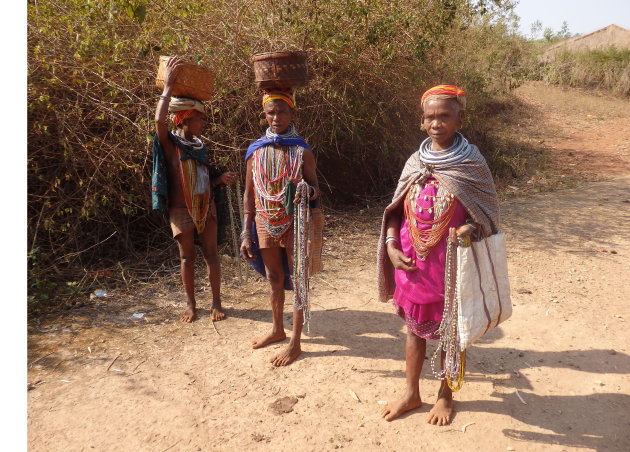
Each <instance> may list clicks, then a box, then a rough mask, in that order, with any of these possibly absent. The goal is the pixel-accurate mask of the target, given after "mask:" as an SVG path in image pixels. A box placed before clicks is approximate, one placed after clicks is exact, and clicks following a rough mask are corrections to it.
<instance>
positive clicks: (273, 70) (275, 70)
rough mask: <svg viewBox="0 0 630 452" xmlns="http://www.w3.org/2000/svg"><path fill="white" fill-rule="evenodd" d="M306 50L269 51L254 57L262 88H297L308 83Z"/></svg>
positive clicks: (257, 75)
mask: <svg viewBox="0 0 630 452" xmlns="http://www.w3.org/2000/svg"><path fill="white" fill-rule="evenodd" d="M306 56H307V54H306V52H300V51H293V52H267V53H259V54H256V55H254V56H253V57H252V61H253V63H254V75H255V78H256V84H257V85H258V88H260V89H274V88H280V89H295V88H299V87H300V86H304V85H306V81H307V79H308V78H307V75H308V74H307V73H308V67H307V64H306Z"/></svg>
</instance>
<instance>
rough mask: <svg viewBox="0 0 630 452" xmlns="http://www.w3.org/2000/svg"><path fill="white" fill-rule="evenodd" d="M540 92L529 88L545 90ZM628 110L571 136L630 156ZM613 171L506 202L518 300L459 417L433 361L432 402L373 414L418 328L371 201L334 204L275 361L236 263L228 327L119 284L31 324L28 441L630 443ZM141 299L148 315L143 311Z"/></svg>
mask: <svg viewBox="0 0 630 452" xmlns="http://www.w3.org/2000/svg"><path fill="white" fill-rule="evenodd" d="M541 90H542V88H540V87H538V88H536V89H529V90H525V89H524V90H523V91H522V95H523V97H524V98H526V99H528V100H529V101H531V102H540V100H539V99H540V98H545V99H548V97H549V96H547V95H541ZM543 94H544V93H543ZM602 102H603V101H602ZM610 102H612V103H614V102H615V101H613V100H610ZM615 105H616V104H615ZM544 106H545V109H542V108H541V114H545V115H546V117H547V118H549V121H554V120H557V118H560V117H562V118H566V116H567V115H569V114H575V115H576V117H577V115H581V113H579V112H578V113H576V112H574V111H573V110H572V111H571V112H570V113H567V115H563V114H562V113H563V112H562V110H561V109H562V107H563V105H562V103H560V104H558V105H556V104H554V103H553V102H548V103H546V104H544ZM559 109H560V110H559ZM615 111H617V110H615ZM554 115H556V116H554ZM624 115H625V113H624ZM554 117H555V118H556V119H554ZM629 118H630V114H628V115H627V116H619V115H616V116H611V117H606V116H601V114H600V116H598V119H597V120H596V121H598V122H597V124H598V127H594V128H592V129H589V128H587V127H582V126H580V127H579V129H580V130H579V132H580V133H581V134H584V135H585V137H586V138H584V139H583V142H584V143H585V145H584V146H583V147H580V141H579V140H577V139H576V140H575V141H574V142H571V144H570V145H571V148H572V149H573V151H567V152H574V153H578V154H580V155H587V154H588V152H587V151H589V150H591V149H592V147H589V146H591V144H592V140H593V137H594V135H588V134H589V130H591V132H593V133H595V132H597V131H599V130H601V127H608V130H609V131H610V132H609V133H607V134H606V139H607V140H610V142H611V143H613V144H615V145H616V146H617V147H614V152H617V153H618V154H617V155H618V157H619V158H620V162H622V163H623V162H627V158H628V153H627V145H628V134H627V133H625V134H624V133H623V132H622V131H620V130H618V129H615V128H614V127H612V125H613V124H614V123H615V122H616V123H617V124H618V123H619V121H628V119H629ZM584 121H593V120H592V119H588V120H587V119H585V120H584ZM562 122H563V121H559V123H558V124H557V127H558V128H559V130H560V131H561V132H562V133H559V134H558V135H557V136H556V137H555V139H553V138H550V139H549V142H548V146H549V147H550V149H554V148H556V149H565V148H563V147H562V146H564V145H566V136H564V137H563V135H568V134H571V132H572V131H571V130H570V128H569V127H568V126H566V123H565V125H562ZM554 124H556V123H554ZM575 124H579V121H578V122H576V121H573V122H571V127H578V126H576V125H575ZM563 127H564V128H563ZM574 132H575V131H574ZM615 134H616V135H615ZM572 135H573V136H576V133H573V134H572ZM563 140H564V141H563ZM624 140H625V141H624ZM563 143H564V144H563ZM586 143H588V146H587V145H586ZM622 146H626V148H625V151H624V149H623V148H622ZM611 152H613V151H611ZM624 152H625V154H624ZM581 153H584V154H581ZM574 155H575V154H574ZM595 163H596V162H595ZM617 167H619V165H617ZM597 171H600V172H601V168H599V167H593V174H599V173H597ZM620 172H623V171H620ZM616 175H617V176H618V177H616V178H615V179H613V180H608V181H604V182H597V183H592V184H590V185H588V186H585V185H584V186H579V187H578V188H574V189H570V190H563V191H557V192H552V193H539V194H535V195H533V196H530V197H527V198H516V199H511V200H509V201H507V202H505V203H503V204H502V222H503V227H504V229H505V230H506V232H507V236H508V246H509V256H508V258H509V266H510V280H511V286H512V292H513V297H512V302H513V304H514V313H513V317H512V318H511V319H510V320H508V321H507V322H505V323H504V324H503V325H502V326H501V327H500V328H498V329H496V330H494V331H492V332H491V333H490V334H488V335H487V336H486V337H485V338H484V339H483V340H482V341H481V342H480V343H478V344H475V346H473V347H472V349H471V350H470V351H469V353H468V366H467V375H466V381H465V384H464V387H463V389H462V390H461V391H460V392H458V393H457V394H456V401H457V402H456V409H457V414H456V415H455V417H454V419H453V422H452V425H450V426H447V427H434V426H430V425H427V424H426V423H425V422H424V419H425V416H426V413H427V412H428V410H429V409H430V407H431V406H432V404H433V403H434V401H435V396H436V390H437V387H438V382H436V381H435V380H434V379H433V378H432V377H430V365H429V360H427V361H425V368H424V370H423V379H422V382H421V390H422V396H423V400H424V403H425V404H424V405H423V406H422V407H421V408H420V409H418V410H416V411H413V412H411V413H408V414H406V415H405V416H403V417H402V418H401V419H400V420H396V421H394V422H391V423H387V422H384V421H383V420H382V419H380V417H379V415H378V412H379V409H380V405H379V401H384V400H392V399H393V398H394V397H397V396H398V395H400V394H401V392H402V390H403V388H404V340H405V328H404V326H403V322H402V321H401V320H400V319H399V318H398V317H397V316H396V315H395V314H394V313H393V309H392V307H391V305H390V304H382V303H379V302H377V301H376V299H375V277H374V276H375V275H374V260H375V257H374V254H375V253H374V250H375V244H376V241H377V238H378V228H379V222H380V218H379V217H380V209H378V208H374V209H369V210H365V211H362V212H360V213H359V212H357V213H356V215H355V216H354V217H351V216H349V215H341V214H336V213H335V214H332V213H331V212H329V214H330V215H329V220H330V221H329V222H328V224H329V225H330V226H331V227H329V228H328V234H327V240H326V243H325V248H326V250H325V251H326V255H325V258H326V261H325V262H326V268H327V269H326V271H325V272H323V273H322V274H320V275H317V276H316V277H314V278H313V283H312V286H313V320H312V324H311V332H310V333H309V334H305V337H304V341H303V349H304V354H303V356H302V357H301V358H300V359H299V360H298V361H297V362H295V363H294V364H293V365H291V366H289V367H287V368H273V367H272V366H271V365H270V364H269V363H268V362H267V360H268V358H269V357H270V356H271V355H272V354H274V352H275V351H276V350H277V349H278V348H279V347H280V346H277V345H276V346H271V347H268V348H266V349H262V350H256V351H252V350H251V347H250V345H249V343H250V340H251V339H252V338H253V337H254V336H256V335H259V334H261V333H263V332H266V331H267V330H268V328H269V326H270V318H271V314H270V311H269V307H268V302H267V296H266V286H265V284H264V283H263V282H256V283H253V284H250V285H249V286H248V287H247V289H246V290H241V286H240V284H239V283H238V281H237V280H235V279H232V278H230V277H229V275H231V274H233V272H232V271H231V270H230V266H229V265H226V266H225V267H224V268H225V271H224V274H225V275H226V278H225V280H226V283H225V284H224V287H225V290H224V293H225V304H226V305H227V306H228V307H229V309H228V311H227V314H228V316H229V318H228V319H227V320H225V321H223V322H218V323H216V324H215V327H216V331H215V329H214V327H213V326H212V323H211V322H210V318H209V315H208V314H209V312H208V310H207V309H206V310H202V312H201V317H200V319H199V321H197V322H195V323H194V324H190V325H189V324H182V323H180V322H179V321H177V318H178V316H179V313H180V309H181V304H180V303H181V300H182V299H183V298H182V297H183V291H182V289H181V288H180V286H179V285H174V286H173V287H172V288H169V287H165V286H164V285H161V286H159V287H157V288H156V287H146V288H139V289H138V291H136V292H135V293H132V294H123V293H114V294H112V296H111V297H108V298H105V299H100V300H99V301H100V304H96V303H87V305H86V306H84V307H81V308H77V309H74V310H71V311H69V312H67V313H66V314H64V316H63V317H58V318H41V319H39V321H38V322H31V323H30V325H29V356H28V363H29V364H30V365H29V373H28V381H29V384H31V385H32V386H33V388H34V389H32V390H30V391H29V392H28V446H29V449H30V450H32V451H40V450H41V451H57V450H59V451H62V450H63V451H67V450H151V451H164V450H172V451H175V450H182V451H189V450H190V451H197V450H221V451H232V450H243V449H247V450H274V451H276V450H278V451H280V450H282V451H284V450H300V451H302V450H313V451H323V450H332V449H338V448H344V449H347V450H362V451H363V450H370V451H372V450H374V451H384V450H385V451H394V450H395V451H412V450H421V449H422V450H438V449H440V450H472V451H476V450H479V451H487V450H496V451H505V450H517V451H518V450H527V451H536V450H545V451H546V450H552V451H553V450H557V451H561V450H571V449H577V448H579V449H586V450H630V429H629V428H628V425H629V416H630V355H629V350H628V348H629V342H630V341H629V339H630V333H629V332H628V323H627V321H630V313H628V307H627V300H628V299H629V298H630V289H629V288H628V284H627V281H628V280H629V279H630V270H628V268H630V203H629V202H628V200H630V177H629V175H630V171H626V172H625V174H616ZM250 276H251V273H250ZM173 281H175V279H173ZM530 292H531V293H530ZM208 293H209V289H208ZM288 304H290V303H288ZM202 307H205V308H207V307H208V303H206V304H204V303H203V301H202ZM134 312H144V313H145V316H144V318H143V319H141V320H134V319H132V318H131V315H132V314H133V313H134ZM289 313H290V309H289V308H287V309H286V313H285V318H286V319H287V323H286V327H287V328H288V327H290V323H289V322H290V314H289ZM433 347H434V346H433V345H430V346H429V350H428V353H429V354H432V353H433V350H434V348H433ZM517 390H518V393H519V394H520V396H521V398H522V399H523V401H524V402H526V404H524V403H523V402H521V401H520V400H519V397H518V396H517V393H516V391H517ZM351 391H352V392H353V393H354V395H356V396H357V398H358V399H359V401H357V400H356V399H355V398H354V397H353V395H352V393H351ZM283 397H289V399H286V400H284V401H282V400H280V401H279V402H278V404H279V405H282V402H284V405H282V406H284V407H285V408H286V409H285V411H289V410H290V409H292V411H289V412H286V413H282V412H281V410H280V411H279V410H278V409H274V408H272V407H271V404H272V403H273V402H275V401H278V399H281V398H283ZM293 403H294V405H292V404H293ZM282 406H281V408H282ZM463 430H465V432H464V431H463Z"/></svg>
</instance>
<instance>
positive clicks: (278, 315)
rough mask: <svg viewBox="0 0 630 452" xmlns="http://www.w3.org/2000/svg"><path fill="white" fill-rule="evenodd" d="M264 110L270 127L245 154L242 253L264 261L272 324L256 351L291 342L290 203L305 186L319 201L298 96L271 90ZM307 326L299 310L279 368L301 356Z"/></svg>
mask: <svg viewBox="0 0 630 452" xmlns="http://www.w3.org/2000/svg"><path fill="white" fill-rule="evenodd" d="M262 107H263V112H264V115H265V119H266V120H267V123H268V125H269V128H268V129H267V131H266V133H265V135H264V136H263V137H261V138H259V139H258V140H256V141H255V142H254V143H252V144H251V145H250V146H249V148H248V149H247V153H246V155H245V161H246V162H247V170H246V176H245V192H244V193H243V206H244V207H243V232H242V233H241V254H242V255H243V257H244V258H245V259H247V260H248V261H251V262H255V261H256V260H257V258H262V262H261V263H262V264H264V265H260V266H256V265H255V266H254V267H255V268H256V269H257V270H260V271H261V273H262V274H263V275H264V276H266V277H267V279H268V280H269V283H270V286H271V312H272V322H273V323H272V328H271V332H269V333H268V334H266V335H263V336H260V337H257V338H255V339H254V340H253V341H252V348H254V349H257V348H261V347H266V346H267V345H269V344H273V343H275V342H281V341H284V340H285V339H286V337H287V336H286V333H285V332H284V324H283V319H282V315H283V309H284V290H285V287H286V288H291V281H290V279H289V271H288V270H289V269H291V268H293V244H294V235H293V234H294V231H293V226H294V217H293V209H291V204H292V203H293V204H297V203H298V202H299V201H300V198H301V193H300V191H297V192H295V195H294V196H295V197H294V198H293V199H291V195H292V193H293V190H295V188H293V187H295V186H297V185H298V183H300V182H301V181H304V182H306V183H307V184H308V195H309V200H310V201H315V200H316V198H318V196H319V184H318V182H317V173H316V167H315V156H314V154H313V151H311V148H310V147H309V146H308V144H306V142H305V141H304V140H303V139H302V137H301V136H299V135H298V134H297V132H296V131H295V125H294V123H293V119H294V117H295V98H294V97H293V92H291V91H287V90H280V89H276V90H271V91H266V92H265V93H264V96H263V101H262ZM256 245H257V246H256ZM256 248H258V249H256ZM259 264H260V263H259ZM303 323H304V312H303V310H302V309H299V308H298V307H296V306H294V308H293V336H292V337H291V339H290V340H289V344H288V345H287V346H286V348H285V349H284V350H282V351H281V352H280V353H278V354H277V355H274V356H273V357H272V358H271V359H270V360H269V361H270V362H271V363H272V364H273V365H274V366H287V365H289V364H291V363H292V362H293V361H295V360H296V359H297V358H298V357H299V356H300V354H301V353H302V349H301V346H300V337H301V335H302V325H303Z"/></svg>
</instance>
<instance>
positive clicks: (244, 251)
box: [241, 238, 256, 261]
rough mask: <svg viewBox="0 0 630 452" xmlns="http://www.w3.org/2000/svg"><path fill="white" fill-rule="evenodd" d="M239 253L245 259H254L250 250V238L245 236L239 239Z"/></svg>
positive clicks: (254, 256)
mask: <svg viewBox="0 0 630 452" xmlns="http://www.w3.org/2000/svg"><path fill="white" fill-rule="evenodd" d="M241 255H242V256H243V257H244V258H245V260H247V261H255V260H256V255H255V254H254V253H253V252H252V239H251V238H246V239H243V240H242V241H241Z"/></svg>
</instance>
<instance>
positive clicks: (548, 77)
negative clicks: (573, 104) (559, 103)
mask: <svg viewBox="0 0 630 452" xmlns="http://www.w3.org/2000/svg"><path fill="white" fill-rule="evenodd" d="M538 74H539V78H541V79H542V80H544V81H545V82H547V83H551V84H557V85H564V86H571V87H578V88H590V89H601V90H607V91H612V92H613V93H615V94H619V95H621V96H624V97H630V50H627V49H626V50H619V49H617V48H615V47H614V46H611V47H609V48H607V49H602V50H591V51H587V52H570V51H568V50H564V51H562V52H558V53H557V54H556V55H555V56H554V58H553V59H551V60H550V61H549V62H547V63H544V64H542V65H541V67H540V68H539V69H538Z"/></svg>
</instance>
